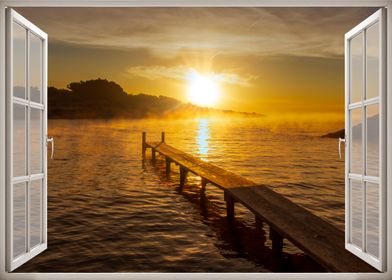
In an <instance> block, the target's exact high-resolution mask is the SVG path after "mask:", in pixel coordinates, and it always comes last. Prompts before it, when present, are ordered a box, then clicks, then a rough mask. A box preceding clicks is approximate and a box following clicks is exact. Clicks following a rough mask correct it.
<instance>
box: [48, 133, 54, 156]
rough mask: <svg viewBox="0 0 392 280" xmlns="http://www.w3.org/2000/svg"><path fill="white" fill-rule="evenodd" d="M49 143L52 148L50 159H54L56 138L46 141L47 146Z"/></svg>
mask: <svg viewBox="0 0 392 280" xmlns="http://www.w3.org/2000/svg"><path fill="white" fill-rule="evenodd" d="M49 142H50V143H51V148H52V152H51V154H50V159H53V156H54V138H53V137H51V138H47V139H46V146H48V144H49Z"/></svg>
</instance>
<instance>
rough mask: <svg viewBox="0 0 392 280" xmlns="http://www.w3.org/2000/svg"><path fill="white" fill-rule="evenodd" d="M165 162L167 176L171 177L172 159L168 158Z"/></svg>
mask: <svg viewBox="0 0 392 280" xmlns="http://www.w3.org/2000/svg"><path fill="white" fill-rule="evenodd" d="M165 161H166V175H170V164H171V160H170V158H168V157H166V159H165Z"/></svg>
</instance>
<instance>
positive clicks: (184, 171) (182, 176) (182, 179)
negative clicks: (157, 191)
mask: <svg viewBox="0 0 392 280" xmlns="http://www.w3.org/2000/svg"><path fill="white" fill-rule="evenodd" d="M187 175H188V170H187V169H186V168H184V167H183V166H180V188H181V189H182V188H183V187H184V185H185V181H186V176H187Z"/></svg>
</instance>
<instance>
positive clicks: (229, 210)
mask: <svg viewBox="0 0 392 280" xmlns="http://www.w3.org/2000/svg"><path fill="white" fill-rule="evenodd" d="M225 201H226V217H227V219H228V221H229V222H231V221H233V219H234V215H235V213H234V203H235V200H234V199H233V197H232V196H231V195H229V194H228V193H227V192H226V191H225Z"/></svg>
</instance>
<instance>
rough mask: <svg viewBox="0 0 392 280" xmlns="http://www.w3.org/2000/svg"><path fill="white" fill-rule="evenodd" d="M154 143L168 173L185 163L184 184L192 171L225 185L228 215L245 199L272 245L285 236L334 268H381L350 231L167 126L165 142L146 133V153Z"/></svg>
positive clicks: (278, 248)
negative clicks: (347, 237)
mask: <svg viewBox="0 0 392 280" xmlns="http://www.w3.org/2000/svg"><path fill="white" fill-rule="evenodd" d="M148 148H149V149H151V158H152V160H153V161H155V159H156V155H157V154H160V155H162V156H163V157H164V158H165V161H166V173H167V174H169V173H170V171H171V164H172V163H175V164H176V165H178V166H179V169H180V187H181V188H183V187H184V185H185V183H186V177H187V174H188V172H192V173H194V174H196V175H197V176H200V177H201V185H202V188H201V191H204V190H205V188H206V185H207V184H211V185H213V186H216V187H218V188H220V189H222V190H223V191H224V198H225V201H226V211H227V219H229V221H230V220H233V219H234V217H235V203H241V204H243V205H244V206H245V207H246V208H248V209H249V210H250V211H251V212H252V213H253V214H254V215H255V219H256V222H257V224H258V225H262V223H263V222H264V223H266V224H268V226H269V238H270V240H271V241H272V250H273V252H274V253H275V254H277V255H280V254H281V253H282V250H283V239H284V238H286V239H288V240H290V241H291V242H292V243H293V244H294V245H296V246H297V247H298V248H299V249H301V250H302V251H303V252H305V253H306V254H308V255H309V256H310V257H311V258H313V259H314V260H315V261H316V262H318V263H319V264H320V265H322V266H323V267H324V268H325V269H327V270H328V271H331V272H377V271H376V270H375V269H374V268H373V267H371V266H370V265H368V264H367V263H366V262H364V261H362V260H361V259H359V258H358V257H356V256H355V255H353V254H351V253H350V252H349V251H347V250H346V249H345V245H344V232H343V231H341V230H339V229H337V228H336V227H334V226H332V225H331V224H329V223H328V222H326V221H325V220H323V219H321V218H320V217H317V216H315V215H314V214H312V213H311V212H309V211H308V210H306V209H304V208H302V207H300V206H299V205H297V204H295V203H293V202H291V201H290V200H289V199H287V198H285V197H284V196H282V195H280V194H278V193H276V192H275V191H273V190H272V189H271V188H269V187H268V186H265V185H258V184H256V183H255V182H252V181H250V180H248V179H246V178H244V177H241V176H239V175H237V174H235V173H233V172H230V171H227V170H225V169H222V168H220V167H218V166H216V165H213V164H211V163H207V162H205V161H203V160H201V159H198V158H197V157H194V156H192V155H190V154H188V153H185V152H183V151H180V150H178V149H176V148H174V147H172V146H170V145H168V144H166V143H165V133H164V132H162V136H161V141H160V142H147V140H146V133H145V132H143V134H142V154H143V158H145V154H146V150H147V149H148Z"/></svg>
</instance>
